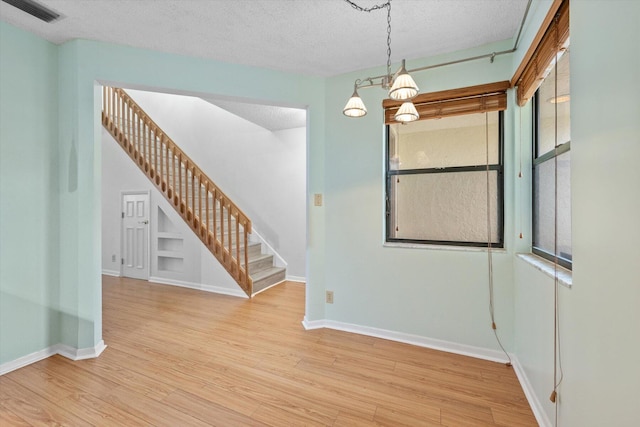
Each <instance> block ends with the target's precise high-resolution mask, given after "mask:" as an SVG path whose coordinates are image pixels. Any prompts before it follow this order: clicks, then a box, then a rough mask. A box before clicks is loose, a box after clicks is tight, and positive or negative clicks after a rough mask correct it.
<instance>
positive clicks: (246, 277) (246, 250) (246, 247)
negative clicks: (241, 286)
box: [243, 221, 252, 293]
mask: <svg viewBox="0 0 640 427" xmlns="http://www.w3.org/2000/svg"><path fill="white" fill-rule="evenodd" d="M243 228H244V280H245V284H249V233H248V231H247V221H245V222H244V227H243ZM249 293H252V289H250V290H249Z"/></svg>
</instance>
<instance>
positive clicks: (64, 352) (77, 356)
mask: <svg viewBox="0 0 640 427" xmlns="http://www.w3.org/2000/svg"><path fill="white" fill-rule="evenodd" d="M55 347H56V353H58V354H59V355H60V356H64V357H66V358H67V359H71V360H84V359H94V358H96V357H98V356H100V355H101V354H102V352H103V351H104V349H105V348H107V346H106V345H105V343H104V341H103V340H100V341H99V342H98V344H96V345H95V346H93V347H87V348H73V347H70V346H68V345H65V344H58V345H56V346H55Z"/></svg>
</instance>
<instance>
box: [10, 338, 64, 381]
mask: <svg viewBox="0 0 640 427" xmlns="http://www.w3.org/2000/svg"><path fill="white" fill-rule="evenodd" d="M57 353H58V352H57V350H56V346H55V345H52V346H51V347H47V348H45V349H42V350H40V351H36V352H35V353H31V354H27V355H26V356H22V357H18V358H17V359H15V360H11V361H9V362H5V363H3V364H2V365H0V376H2V375H4V374H8V373H9V372H11V371H15V370H16V369H20V368H22V367H25V366H27V365H31V364H32V363H36V362H39V361H41V360H42V359H46V358H47V357H51V356H53V355H54V354H57Z"/></svg>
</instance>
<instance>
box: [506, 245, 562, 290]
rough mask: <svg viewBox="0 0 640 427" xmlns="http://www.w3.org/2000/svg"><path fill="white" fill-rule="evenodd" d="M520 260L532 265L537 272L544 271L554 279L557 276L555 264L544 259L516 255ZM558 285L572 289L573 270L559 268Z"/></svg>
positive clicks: (529, 255)
mask: <svg viewBox="0 0 640 427" xmlns="http://www.w3.org/2000/svg"><path fill="white" fill-rule="evenodd" d="M516 256H517V257H518V258H520V259H521V260H523V261H524V262H526V263H527V264H530V265H532V266H533V267H534V268H535V269H536V270H540V271H542V272H543V273H544V274H546V275H547V276H549V277H551V278H554V277H555V274H556V268H555V266H554V264H553V262H551V261H548V260H546V259H544V258H542V257H539V256H537V255H534V254H530V253H529V254H516ZM557 271H558V283H560V284H561V285H563V286H566V287H567V288H569V289H571V286H572V285H573V278H572V273H571V270H567V269H566V268H564V267H561V266H558V269H557Z"/></svg>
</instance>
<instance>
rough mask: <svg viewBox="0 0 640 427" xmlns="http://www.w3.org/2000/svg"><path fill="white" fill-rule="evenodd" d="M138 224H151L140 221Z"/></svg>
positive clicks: (147, 221) (146, 221)
mask: <svg viewBox="0 0 640 427" xmlns="http://www.w3.org/2000/svg"><path fill="white" fill-rule="evenodd" d="M138 224H149V220H148V219H147V220H145V221H138Z"/></svg>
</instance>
